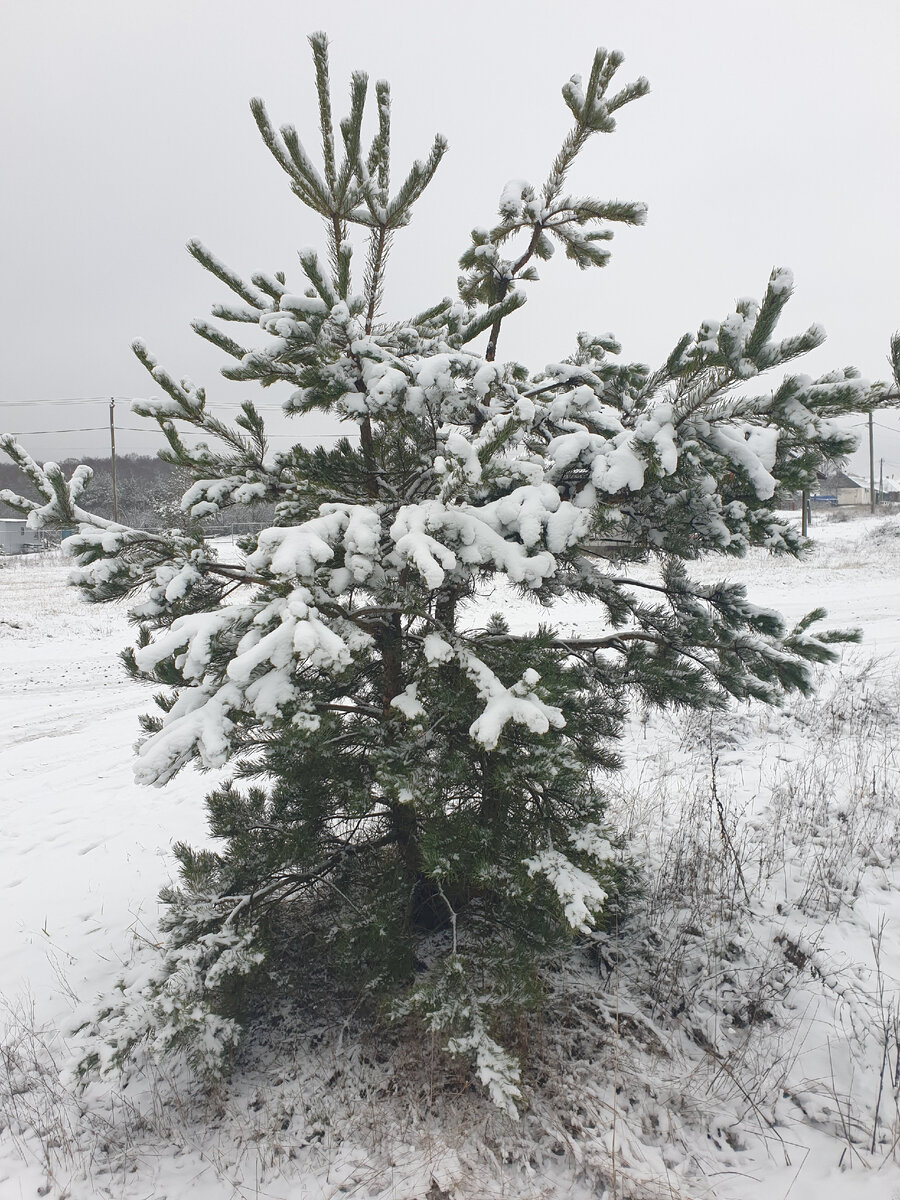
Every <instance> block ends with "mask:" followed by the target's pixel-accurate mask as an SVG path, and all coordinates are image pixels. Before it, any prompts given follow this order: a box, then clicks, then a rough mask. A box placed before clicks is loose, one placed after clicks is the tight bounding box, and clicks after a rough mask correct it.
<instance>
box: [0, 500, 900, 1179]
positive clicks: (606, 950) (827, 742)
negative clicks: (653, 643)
mask: <svg viewBox="0 0 900 1200" xmlns="http://www.w3.org/2000/svg"><path fill="white" fill-rule="evenodd" d="M811 532H812V533H813V535H814V537H815V540H816V546H815V549H814V551H813V552H812V553H811V554H810V556H809V557H808V558H807V559H806V560H805V561H804V562H802V563H799V564H798V563H795V562H791V561H786V560H772V559H769V558H768V557H767V556H765V555H764V554H762V553H753V554H751V555H749V556H748V557H747V558H746V559H745V560H743V561H740V562H723V561H722V560H715V561H710V562H705V563H701V564H696V565H695V566H694V568H693V574H694V575H695V576H699V577H701V578H704V579H713V578H717V577H719V576H720V575H723V574H728V575H729V576H730V577H732V578H737V579H739V580H741V581H743V582H745V583H746V584H747V585H748V588H749V590H750V595H751V599H753V600H754V601H756V602H757V603H760V604H764V605H769V606H772V607H775V608H778V609H780V610H781V611H783V612H785V613H786V614H787V615H788V616H789V617H799V616H800V615H802V614H803V613H804V612H806V611H807V610H808V609H810V608H812V607H815V606H819V605H822V606H824V607H826V608H827V609H828V610H829V624H830V625H833V626H838V627H840V626H857V625H858V626H861V627H862V629H863V631H864V634H865V638H864V643H863V646H862V647H852V648H848V649H846V650H845V651H844V653H843V657H842V661H841V663H840V664H839V665H837V666H835V667H833V668H829V669H827V670H825V671H823V672H822V680H821V687H820V691H819V693H818V695H817V696H816V697H814V698H811V699H808V700H803V701H794V702H791V703H790V704H789V705H788V706H787V707H786V708H785V709H784V710H778V711H770V710H763V709H761V708H760V707H758V706H755V705H745V706H736V707H734V708H733V709H731V710H730V711H729V712H728V713H725V714H721V715H718V716H716V717H714V718H713V719H712V720H711V719H710V718H709V717H708V716H704V717H696V716H693V717H689V718H685V717H683V716H678V715H668V714H665V715H656V716H651V717H650V718H645V717H642V715H641V714H640V713H636V714H635V716H634V718H633V720H632V722H631V726H630V729H629V732H628V737H627V739H626V742H625V744H624V746H623V753H624V757H625V759H626V762H627V764H628V765H627V767H626V770H625V772H624V773H623V775H622V777H621V778H619V779H613V780H611V781H610V789H611V801H612V813H613V816H614V821H615V823H616V824H617V826H618V827H619V829H620V830H621V832H622V833H623V834H624V835H625V836H626V837H627V839H628V843H629V845H630V848H631V852H632V854H633V857H634V859H635V861H636V862H637V863H638V864H642V866H643V874H642V886H641V889H640V892H639V894H638V895H637V897H636V898H635V900H634V905H633V912H632V914H631V915H630V916H629V918H628V920H627V921H626V922H624V923H623V926H622V928H621V929H619V930H617V931H616V933H615V935H613V934H606V935H604V936H602V937H600V936H598V938H597V939H596V943H595V945H594V946H593V948H592V950H591V953H590V954H585V955H584V956H583V958H582V959H579V960H578V961H576V962H573V964H572V967H571V971H570V973H569V974H567V975H565V973H564V977H561V978H560V979H559V980H558V988H557V990H558V995H555V996H554V995H553V994H552V988H551V995H550V997H549V999H548V1012H547V1015H546V1019H545V1020H544V1022H543V1024H540V1025H538V1024H537V1023H536V1025H535V1028H534V1029H532V1030H530V1031H527V1032H526V1033H525V1034H523V1037H525V1038H526V1040H527V1047H526V1057H527V1058H528V1061H529V1063H530V1066H529V1068H528V1071H527V1072H526V1075H525V1085H526V1088H525V1090H526V1092H527V1093H528V1096H529V1103H528V1107H527V1110H526V1111H525V1112H524V1113H523V1116H522V1119H521V1121H520V1122H518V1124H513V1123H512V1122H510V1121H508V1119H507V1118H505V1117H503V1116H502V1115H500V1114H499V1113H497V1112H496V1111H494V1110H492V1109H491V1106H490V1105H489V1104H488V1103H487V1102H486V1101H485V1100H484V1099H483V1097H481V1096H479V1095H476V1094H475V1093H474V1092H472V1090H471V1088H470V1087H469V1086H468V1084H467V1082H466V1080H465V1077H464V1075H463V1074H454V1073H453V1071H452V1069H449V1068H447V1067H446V1065H445V1064H442V1063H438V1062H436V1056H435V1055H434V1053H433V1047H431V1046H428V1045H424V1046H410V1045H408V1044H404V1043H403V1041H402V1039H400V1038H398V1037H395V1036H394V1035H389V1034H387V1033H380V1034H376V1035H372V1034H370V1033H367V1032H366V1031H364V1030H362V1031H360V1030H357V1029H355V1028H354V1026H353V1024H352V1020H347V1019H345V1018H344V1017H343V1016H341V1017H333V1015H332V1014H327V1013H323V1014H319V1015H318V1016H317V1020H316V1021H315V1022H313V1023H312V1025H310V1024H309V1023H307V1025H305V1026H304V1027H303V1028H302V1029H300V1030H297V1031H294V1032H289V1031H288V1030H286V1031H285V1032H284V1036H283V1040H282V1042H281V1044H280V1045H278V1046H267V1045H264V1044H260V1043H259V1042H256V1043H254V1042H251V1044H250V1046H249V1047H248V1049H247V1051H246V1052H245V1055H244V1058H243V1059H242V1060H241V1061H240V1062H239V1064H238V1069H237V1071H236V1073H235V1076H234V1078H233V1079H232V1080H231V1081H230V1082H229V1083H228V1084H227V1085H223V1087H222V1089H221V1091H220V1092H217V1093H216V1094H215V1095H208V1094H206V1095H202V1096H201V1095H199V1094H196V1092H195V1090H193V1089H192V1087H191V1085H190V1083H189V1082H186V1081H184V1080H182V1079H179V1078H178V1077H175V1078H171V1079H169V1078H163V1077H161V1076H159V1075H150V1074H148V1075H146V1076H143V1077H139V1076H132V1077H131V1078H130V1079H129V1080H128V1081H126V1083H127V1085H126V1084H120V1083H117V1082H116V1081H110V1082H105V1083H94V1084H91V1085H90V1087H89V1088H88V1090H87V1091H86V1092H85V1093H83V1094H81V1093H79V1092H78V1091H77V1089H76V1088H74V1087H73V1086H71V1084H70V1082H69V1079H70V1077H69V1076H68V1074H67V1071H68V1066H67V1062H68V1058H69V1055H70V1051H69V1049H68V1047H67V1043H66V1041H65V1039H64V1038H63V1037H61V1036H60V1035H59V1034H58V1031H59V1030H60V1029H66V1028H67V1027H68V1025H69V1024H70V1023H71V1014H72V1012H73V1010H74V1009H75V1008H76V1007H77V1006H78V1005H80V1004H83V1003H84V1002H86V1001H89V1000H90V999H91V998H92V997H93V996H95V995H96V994H98V993H100V992H101V991H105V990H107V989H109V988H110V987H111V986H112V985H114V984H115V981H116V978H117V976H118V973H119V972H120V971H121V970H122V968H123V964H124V963H125V962H126V961H127V960H128V959H129V957H130V956H131V955H132V953H133V950H134V947H135V946H138V947H140V945H141V943H146V942H147V941H148V940H149V941H152V940H153V937H154V925H155V920H156V913H157V907H156V894H157V892H158V890H159V887H160V886H161V885H162V884H163V883H165V882H166V881H167V880H168V879H169V878H170V872H171V871H172V859H171V855H170V845H171V843H172V841H173V840H175V839H184V840H186V841H189V842H191V843H193V844H195V845H196V844H200V843H202V842H203V840H204V819H203V811H202V797H203V795H204V793H205V792H206V791H207V790H208V788H209V787H210V785H211V783H212V781H213V777H212V776H210V775H206V776H203V777H200V776H199V775H197V774H195V773H192V772H184V773H183V774H182V775H181V776H179V777H178V778H177V779H176V780H175V782H174V783H173V784H170V785H169V786H167V787H165V788H163V789H159V790H156V789H150V790H148V789H141V788H138V787H137V786H136V785H135V784H134V783H133V781H132V773H131V747H132V745H133V743H134V741H135V740H136V737H137V733H138V723H137V721H138V715H139V714H140V713H141V712H142V711H145V710H146V709H147V708H149V707H150V693H149V691H148V689H147V688H146V687H145V686H143V685H141V684H137V683H134V682H132V681H130V680H128V679H127V677H126V676H125V674H124V671H123V670H122V669H121V668H120V665H119V662H118V658H117V654H118V652H119V650H121V649H122V648H123V647H124V646H125V645H126V644H128V642H129V640H130V629H129V627H128V624H127V621H126V619H125V613H124V611H123V610H122V609H120V608H117V607H111V606H107V607H102V608H95V607H89V606H87V605H86V604H85V603H84V602H83V601H82V600H81V599H80V597H79V596H78V595H77V594H76V593H75V592H74V591H72V590H68V589H66V588H64V587H63V586H62V582H63V580H64V578H65V574H66V565H65V563H64V561H63V560H62V558H61V557H60V556H58V555H56V556H54V555H47V556H41V557H37V556H35V557H31V558H15V559H12V558H11V559H7V560H0V712H2V721H0V896H2V897H3V899H4V903H2V904H0V992H2V1002H3V1006H4V1008H3V1011H2V1013H0V1020H2V1021H3V1023H4V1024H5V1025H6V1030H5V1033H4V1034H3V1051H2V1058H0V1200H7V1197H11V1198H12V1197H15V1198H18V1197H26V1196H35V1195H49V1196H53V1197H59V1198H60V1200H62V1198H64V1197H66V1198H69V1200H81V1198H86V1197H89V1196H97V1195H101V1196H111V1197H112V1196H115V1197H122V1198H123V1200H124V1198H126V1197H127V1198H138V1197H141V1198H145V1200H150V1198H151V1197H152V1198H153V1200H163V1198H166V1197H168V1198H169V1200H175V1197H182V1196H185V1197H192V1198H196V1200H212V1198H214V1197H241V1198H248V1200H249V1198H250V1197H272V1198H279V1200H294V1198H297V1200H300V1198H303V1200H307V1198H309V1200H319V1198H320V1197H321V1198H324V1197H344V1196H346V1197H354V1198H356V1200H370V1198H372V1200H374V1198H375V1197H379V1198H381V1200H426V1198H427V1200H441V1198H446V1197H453V1198H454V1200H467V1198H469V1197H472V1198H475V1197H479V1198H480V1197H493V1196H498V1197H499V1196H504V1197H511V1198H518V1197H523V1198H524V1197H539V1196H543V1197H551V1196H571V1197H575V1198H576V1200H580V1198H581V1197H584V1198H587V1197H601V1196H604V1195H605V1196H609V1197H613V1196H616V1197H628V1196H632V1197H635V1198H642V1197H655V1196H659V1197H681V1198H684V1197H696V1198H698V1200H699V1198H701V1197H710V1198H712V1197H720V1198H722V1200H757V1198H759V1200H762V1198H765V1200H782V1198H787V1197H788V1196H789V1197H790V1200H811V1198H813V1197H815V1200H839V1198H841V1200H843V1198H845V1197H846V1198H849V1200H857V1198H858V1200H862V1198H863V1197H865V1198H866V1200H870V1198H871V1200H890V1198H893V1197H900V1107H898V1105H900V1099H898V1097H900V518H896V517H894V518H887V519H878V520H862V521H858V522H854V523H848V524H823V525H819V526H817V527H816V528H815V529H813V530H812V531H811ZM504 603H505V598H504ZM558 618H559V622H560V624H561V625H562V626H563V627H564V628H565V627H567V626H576V625H577V626H579V627H581V628H589V627H590V617H589V615H588V614H586V613H585V611H584V610H581V609H578V608H576V607H573V606H569V607H567V608H565V609H562V610H561V611H560V612H559V613H558ZM516 619H518V620H520V621H522V622H527V621H529V620H531V619H532V614H531V613H530V611H529V610H528V608H527V606H523V607H522V609H521V610H520V611H519V612H517V613H516V614H515V615H514V622H515V620H516ZM556 986H557V985H556V984H554V985H553V987H556ZM601 1180H604V1181H605V1184H601V1183H600V1182H599V1181H601ZM604 1187H605V1188H606V1190H605V1191H604V1190H603V1188H604Z"/></svg>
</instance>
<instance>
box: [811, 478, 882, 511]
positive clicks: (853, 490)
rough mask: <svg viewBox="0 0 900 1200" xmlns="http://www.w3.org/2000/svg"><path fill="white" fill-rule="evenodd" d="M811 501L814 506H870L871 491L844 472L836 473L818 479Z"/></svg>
mask: <svg viewBox="0 0 900 1200" xmlns="http://www.w3.org/2000/svg"><path fill="white" fill-rule="evenodd" d="M809 499H810V502H811V503H813V504H868V503H869V489H868V488H867V487H865V486H864V485H863V484H861V483H857V481H856V480H855V479H851V478H850V476H849V475H846V474H844V472H843V471H835V472H834V474H833V475H820V476H819V477H818V479H817V481H816V489H815V491H813V492H810V494H809Z"/></svg>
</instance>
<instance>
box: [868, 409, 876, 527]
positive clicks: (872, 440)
mask: <svg viewBox="0 0 900 1200" xmlns="http://www.w3.org/2000/svg"><path fill="white" fill-rule="evenodd" d="M869 511H870V512H874V511H875V433H874V425H873V424H872V414H871V413H869Z"/></svg>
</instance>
